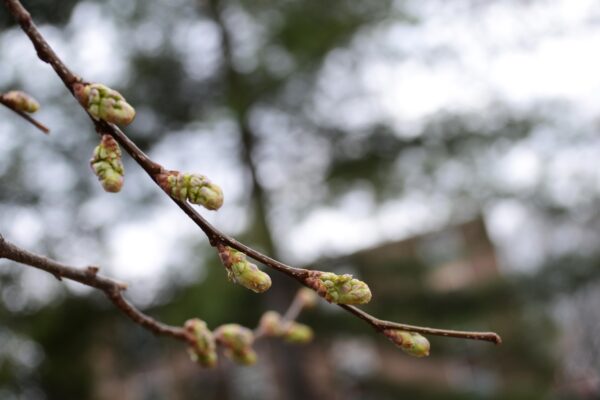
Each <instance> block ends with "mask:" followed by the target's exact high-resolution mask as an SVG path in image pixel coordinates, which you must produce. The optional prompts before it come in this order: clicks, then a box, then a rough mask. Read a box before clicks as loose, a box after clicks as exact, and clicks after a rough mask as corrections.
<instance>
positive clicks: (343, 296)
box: [306, 271, 371, 304]
mask: <svg viewBox="0 0 600 400" xmlns="http://www.w3.org/2000/svg"><path fill="white" fill-rule="evenodd" d="M306 284H307V285H308V286H310V287H311V288H313V289H314V290H315V291H316V292H317V294H319V296H321V297H323V298H325V300H327V301H328V302H330V303H336V304H366V303H368V302H369V301H371V290H370V289H369V286H367V284H366V283H364V282H363V281H359V280H358V279H353V278H352V275H348V274H344V275H336V274H334V273H332V272H322V271H311V272H310V274H309V276H308V278H306Z"/></svg>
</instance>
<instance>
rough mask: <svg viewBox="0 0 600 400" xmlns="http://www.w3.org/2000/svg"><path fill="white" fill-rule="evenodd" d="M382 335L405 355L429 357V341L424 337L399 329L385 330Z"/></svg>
mask: <svg viewBox="0 0 600 400" xmlns="http://www.w3.org/2000/svg"><path fill="white" fill-rule="evenodd" d="M383 334H384V335H385V336H387V337H388V338H389V339H390V340H391V341H392V342H394V344H395V345H396V346H398V347H400V348H401V349H402V351H404V352H405V353H406V354H409V355H411V356H414V357H427V356H428V355H429V347H430V345H429V340H427V338H426V337H425V336H422V335H420V334H418V333H416V332H407V331H402V330H400V329H385V330H384V331H383Z"/></svg>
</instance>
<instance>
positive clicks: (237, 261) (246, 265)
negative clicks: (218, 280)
mask: <svg viewBox="0 0 600 400" xmlns="http://www.w3.org/2000/svg"><path fill="white" fill-rule="evenodd" d="M218 250H219V257H220V258H221V261H222V262H223V265H224V266H225V268H226V269H227V277H228V278H229V280H230V281H232V282H234V283H237V284H238V285H242V286H243V287H245V288H247V289H250V290H252V291H253V292H256V293H262V292H265V291H267V290H268V289H269V288H270V287H271V277H269V275H267V274H266V273H264V272H262V271H261V270H260V269H258V267H257V266H256V265H255V264H253V263H251V262H250V261H248V259H247V257H246V255H245V254H244V253H242V252H239V251H237V250H235V249H234V248H231V247H229V246H222V245H219V246H218Z"/></svg>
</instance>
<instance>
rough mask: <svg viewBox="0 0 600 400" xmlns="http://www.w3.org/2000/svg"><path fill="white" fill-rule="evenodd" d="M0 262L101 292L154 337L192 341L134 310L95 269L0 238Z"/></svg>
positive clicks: (122, 286) (119, 284) (120, 291)
mask: <svg viewBox="0 0 600 400" xmlns="http://www.w3.org/2000/svg"><path fill="white" fill-rule="evenodd" d="M1 258H6V259H8V260H12V261H15V262H17V263H20V264H24V265H29V266H31V267H34V268H37V269H40V270H42V271H46V272H48V273H50V274H52V275H54V276H55V277H56V278H57V279H58V280H62V279H70V280H72V281H75V282H79V283H81V284H83V285H86V286H90V287H93V288H96V289H98V290H100V291H102V292H104V294H105V295H106V296H107V297H108V298H109V299H110V300H111V301H112V302H113V303H114V304H115V306H117V308H118V309H119V310H121V311H122V312H123V313H124V314H125V315H127V316H128V317H129V318H130V319H131V320H132V321H133V322H135V323H136V324H139V325H141V326H143V327H144V328H146V329H148V330H149V331H151V332H153V333H155V334H157V335H164V336H171V337H174V338H176V339H179V340H182V341H185V342H188V343H189V342H190V341H191V340H193V339H192V338H190V336H189V335H188V333H187V332H186V331H185V330H184V329H183V328H179V327H175V326H170V325H166V324H163V323H162V322H159V321H157V320H155V319H153V318H152V317H150V316H148V315H146V314H144V313H143V312H141V311H140V310H138V309H137V308H136V307H135V306H134V305H133V304H131V303H130V302H128V301H127V300H126V299H125V298H124V297H123V292H124V291H125V290H126V289H127V285H126V284H125V283H122V282H119V281H116V280H114V279H111V278H107V277H104V276H102V275H98V267H92V266H89V267H86V268H77V267H72V266H69V265H66V264H63V263H60V262H58V261H54V260H51V259H49V258H46V257H44V256H40V255H37V254H34V253H31V252H29V251H27V250H24V249H21V248H19V247H17V246H16V245H14V244H12V243H10V242H8V241H6V240H5V239H4V237H2V235H0V259H1Z"/></svg>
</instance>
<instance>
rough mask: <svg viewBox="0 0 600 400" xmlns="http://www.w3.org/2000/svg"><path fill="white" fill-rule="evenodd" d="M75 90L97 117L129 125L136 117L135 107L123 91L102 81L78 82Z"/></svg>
mask: <svg viewBox="0 0 600 400" xmlns="http://www.w3.org/2000/svg"><path fill="white" fill-rule="evenodd" d="M73 92H74V94H75V97H76V98H77V100H78V101H79V103H81V105H82V106H84V107H85V108H86V110H87V111H88V112H89V113H90V114H91V115H92V116H93V117H94V118H96V119H102V120H104V121H107V122H111V123H114V124H118V125H129V124H130V123H131V122H132V121H133V119H134V118H135V109H134V108H133V107H132V106H131V105H130V104H129V103H127V101H126V100H125V98H124V97H123V96H122V95H121V93H119V92H117V91H116V90H113V89H111V88H109V87H108V86H105V85H102V84H101V83H91V84H83V83H76V84H75V85H73Z"/></svg>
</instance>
